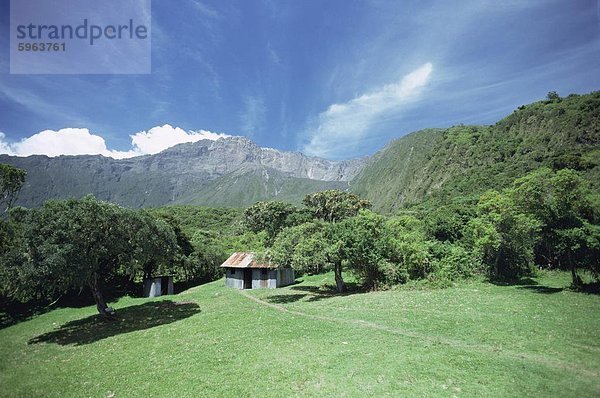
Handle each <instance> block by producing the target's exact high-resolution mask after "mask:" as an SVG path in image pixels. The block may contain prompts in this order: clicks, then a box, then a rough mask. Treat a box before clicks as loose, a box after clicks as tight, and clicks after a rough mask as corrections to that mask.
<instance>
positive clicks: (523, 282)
mask: <svg viewBox="0 0 600 398" xmlns="http://www.w3.org/2000/svg"><path fill="white" fill-rule="evenodd" d="M490 283H491V284H493V285H496V286H533V285H537V284H538V282H537V281H536V280H535V279H531V278H527V277H525V278H518V279H490Z"/></svg>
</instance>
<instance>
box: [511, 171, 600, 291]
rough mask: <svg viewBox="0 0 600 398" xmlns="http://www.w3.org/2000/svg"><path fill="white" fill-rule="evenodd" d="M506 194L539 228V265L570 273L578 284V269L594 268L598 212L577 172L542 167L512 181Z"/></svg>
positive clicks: (584, 182) (537, 249) (574, 282)
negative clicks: (535, 221) (562, 269)
mask: <svg viewBox="0 0 600 398" xmlns="http://www.w3.org/2000/svg"><path fill="white" fill-rule="evenodd" d="M507 192H508V194H509V195H510V196H511V198H512V200H513V201H514V203H515V205H516V206H517V208H518V209H519V211H521V212H524V213H527V214H529V215H530V216H531V217H533V218H535V219H536V220H537V222H538V223H539V224H540V226H541V228H540V232H539V236H540V239H539V243H538V244H537V246H536V249H535V253H536V257H537V259H538V261H539V262H540V263H542V264H543V265H545V266H548V267H557V268H564V269H567V270H570V271H571V276H572V279H573V285H574V286H577V285H580V284H581V279H580V278H579V276H578V274H577V269H578V268H588V269H590V270H592V271H593V270H594V269H597V264H598V260H597V259H598V246H599V244H598V239H599V237H598V226H597V225H596V224H597V213H598V211H597V210H594V205H593V201H592V196H591V195H590V193H589V190H588V187H587V183H586V181H585V180H584V179H583V178H582V177H581V176H580V175H579V173H578V172H576V171H575V170H571V169H562V170H559V171H557V172H553V171H552V170H550V169H548V168H542V169H539V170H536V171H534V172H532V173H530V174H528V175H526V176H524V177H522V178H519V179H517V180H515V182H514V183H513V186H512V188H511V189H510V190H508V191H507Z"/></svg>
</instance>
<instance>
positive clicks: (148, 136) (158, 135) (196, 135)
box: [131, 124, 229, 155]
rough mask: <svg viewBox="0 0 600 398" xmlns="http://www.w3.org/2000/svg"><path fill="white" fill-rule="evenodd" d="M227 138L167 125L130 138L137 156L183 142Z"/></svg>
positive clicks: (157, 151) (141, 132) (223, 135)
mask: <svg viewBox="0 0 600 398" xmlns="http://www.w3.org/2000/svg"><path fill="white" fill-rule="evenodd" d="M224 137H229V136H228V135H227V134H218V133H213V132H210V131H206V130H198V131H185V130H183V129H181V128H179V127H172V126H171V125H169V124H165V125H164V126H156V127H152V128H151V129H150V130H148V131H147V132H146V131H140V132H139V133H137V134H134V135H132V136H131V145H132V147H133V151H134V152H137V153H139V154H143V155H146V154H154V153H159V152H160V151H163V150H165V149H167V148H170V147H172V146H173V145H177V144H182V143H184V142H197V141H200V140H212V141H214V140H218V139H219V138H224Z"/></svg>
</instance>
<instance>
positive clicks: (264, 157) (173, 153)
mask: <svg viewBox="0 0 600 398" xmlns="http://www.w3.org/2000/svg"><path fill="white" fill-rule="evenodd" d="M151 161H152V162H156V164H155V165H156V166H157V167H159V166H158V165H162V167H165V164H166V163H168V162H173V163H176V165H174V166H175V167H177V168H181V167H185V168H187V169H189V170H190V171H191V170H193V171H196V172H202V173H207V174H210V175H225V174H228V173H231V172H233V171H235V170H238V169H239V168H240V167H246V166H248V165H254V166H264V167H268V168H272V169H275V170H278V171H280V172H282V173H286V174H289V175H290V176H292V177H297V178H309V179H311V180H319V181H350V180H351V179H352V178H354V176H355V175H356V174H357V173H358V171H359V170H360V168H361V167H362V166H363V164H364V162H365V159H352V160H346V161H341V162H333V161H329V160H326V159H321V158H315V157H308V156H306V155H304V154H302V153H300V152H284V151H279V150H276V149H272V148H261V147H259V146H258V145H256V144H255V143H254V142H252V141H250V140H249V139H247V138H245V137H229V138H221V139H219V140H216V141H209V140H202V141H198V142H196V143H193V144H181V145H177V146H174V147H172V148H169V149H167V150H165V151H163V152H161V153H159V154H157V155H155V156H154V157H152V160H151Z"/></svg>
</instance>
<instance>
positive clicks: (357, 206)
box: [302, 189, 371, 222]
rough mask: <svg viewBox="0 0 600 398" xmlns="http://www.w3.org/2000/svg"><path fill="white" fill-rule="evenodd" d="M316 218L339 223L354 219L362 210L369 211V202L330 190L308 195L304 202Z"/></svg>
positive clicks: (342, 192) (347, 193) (350, 194)
mask: <svg viewBox="0 0 600 398" xmlns="http://www.w3.org/2000/svg"><path fill="white" fill-rule="evenodd" d="M302 203H303V204H304V206H306V208H307V209H308V210H309V211H310V212H312V214H313V216H314V217H315V218H318V219H320V220H323V221H327V222H337V221H340V220H342V219H344V218H348V217H353V216H355V215H357V214H358V211H359V210H361V209H368V208H370V207H371V203H370V202H369V201H368V200H364V199H361V198H360V197H358V196H356V195H354V194H352V193H349V192H344V191H339V190H335V189H330V190H327V191H321V192H316V193H312V194H309V195H306V196H305V197H304V200H303V201H302Z"/></svg>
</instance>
